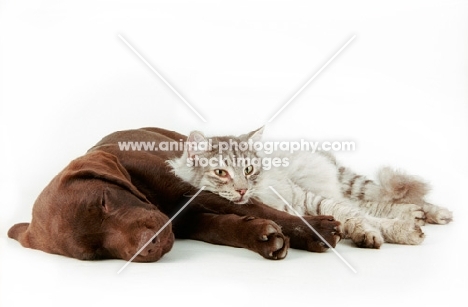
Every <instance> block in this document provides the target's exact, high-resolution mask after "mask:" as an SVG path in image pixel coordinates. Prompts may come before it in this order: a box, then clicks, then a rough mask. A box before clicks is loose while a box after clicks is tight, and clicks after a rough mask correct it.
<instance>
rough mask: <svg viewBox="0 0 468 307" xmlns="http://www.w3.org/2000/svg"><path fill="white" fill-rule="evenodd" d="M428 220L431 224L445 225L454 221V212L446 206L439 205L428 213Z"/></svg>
mask: <svg viewBox="0 0 468 307" xmlns="http://www.w3.org/2000/svg"><path fill="white" fill-rule="evenodd" d="M426 216H427V222H428V223H430V224H440V225H445V224H448V223H450V222H451V221H453V213H452V212H451V211H449V210H448V209H446V208H441V207H437V208H436V209H433V210H430V211H428V212H427V213H426Z"/></svg>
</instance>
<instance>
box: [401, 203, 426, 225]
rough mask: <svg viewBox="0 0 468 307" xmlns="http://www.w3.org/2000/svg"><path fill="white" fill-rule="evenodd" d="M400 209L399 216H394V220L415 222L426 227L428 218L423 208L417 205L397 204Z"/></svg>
mask: <svg viewBox="0 0 468 307" xmlns="http://www.w3.org/2000/svg"><path fill="white" fill-rule="evenodd" d="M394 207H395V208H398V209H399V210H398V211H399V214H397V215H395V216H393V217H394V218H398V219H402V220H406V221H409V222H414V223H415V224H416V225H417V226H424V225H426V220H427V216H426V213H425V212H424V210H423V208H422V207H421V206H419V205H415V204H395V205H394Z"/></svg>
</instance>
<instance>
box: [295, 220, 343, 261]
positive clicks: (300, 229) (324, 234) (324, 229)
mask: <svg viewBox="0 0 468 307" xmlns="http://www.w3.org/2000/svg"><path fill="white" fill-rule="evenodd" d="M340 225H341V224H340V222H338V221H337V220H335V219H334V218H333V217H332V216H328V215H321V216H320V215H319V216H310V215H306V216H303V217H302V218H300V219H298V220H297V222H296V225H295V227H294V228H293V231H292V233H291V234H289V235H290V236H291V246H292V247H295V248H299V249H304V250H308V251H311V252H319V253H321V252H325V251H326V250H328V249H329V248H330V247H332V248H333V247H335V246H336V244H337V243H338V242H339V241H340V240H341V239H342V238H343V233H342V231H341V226H340Z"/></svg>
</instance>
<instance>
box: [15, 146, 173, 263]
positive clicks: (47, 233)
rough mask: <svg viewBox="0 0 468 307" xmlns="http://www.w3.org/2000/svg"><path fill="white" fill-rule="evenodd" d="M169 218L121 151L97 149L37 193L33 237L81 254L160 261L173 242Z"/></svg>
mask: <svg viewBox="0 0 468 307" xmlns="http://www.w3.org/2000/svg"><path fill="white" fill-rule="evenodd" d="M168 221H169V219H168V217H167V216H166V215H165V214H163V213H162V212H161V211H159V210H158V209H157V207H156V206H155V205H153V204H151V203H150V202H149V201H148V200H147V199H146V197H145V195H143V194H142V193H141V192H140V191H139V190H138V189H137V188H136V187H135V186H134V185H133V184H132V182H131V178H130V175H129V174H128V172H127V171H126V170H125V168H124V167H123V166H122V165H121V164H120V162H119V161H118V159H117V157H115V156H114V155H112V154H109V153H106V152H103V151H94V152H90V153H88V154H86V155H84V156H82V157H80V158H78V159H76V160H73V161H72V162H71V163H70V164H69V165H68V166H67V167H66V168H65V169H64V170H63V171H62V172H61V173H60V174H59V175H57V176H56V177H55V178H54V180H52V182H51V183H50V184H49V185H48V186H47V187H46V188H45V189H44V191H43V192H42V193H41V195H40V196H39V197H38V199H37V201H36V203H35V205H34V208H33V220H32V222H31V225H30V227H29V229H28V231H29V232H30V234H29V241H30V247H33V248H38V249H42V250H45V251H48V252H53V253H58V254H63V255H67V256H71V257H75V258H79V259H98V258H121V259H124V260H130V259H131V258H132V257H133V256H134V255H136V254H137V253H138V256H136V258H134V260H133V261H139V262H150V261H157V260H158V259H160V258H161V257H162V256H163V255H164V254H165V253H167V252H168V251H169V250H170V249H171V247H172V245H173V243H174V235H173V232H172V230H171V225H169V224H167V223H168ZM166 224H167V225H166ZM165 226H166V227H165ZM163 227H165V228H164V229H163ZM156 233H158V235H157V236H155V235H156ZM22 243H23V242H22ZM23 245H25V244H23ZM145 245H146V246H145ZM41 247H42V248H41Z"/></svg>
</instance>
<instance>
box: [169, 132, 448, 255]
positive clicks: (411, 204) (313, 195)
mask: <svg viewBox="0 0 468 307" xmlns="http://www.w3.org/2000/svg"><path fill="white" fill-rule="evenodd" d="M262 133H263V128H260V129H258V130H256V131H253V132H250V133H248V134H244V135H241V136H239V137H234V136H217V137H212V138H210V139H207V138H206V137H205V136H204V135H203V134H202V133H200V132H196V131H195V132H192V133H191V134H190V136H189V137H188V140H187V141H188V143H191V144H194V143H195V144H200V143H205V142H208V141H209V142H211V143H210V144H211V145H212V148H210V149H203V150H200V149H197V148H194V147H192V148H191V147H187V149H186V150H185V152H184V154H183V155H182V156H181V157H180V158H177V159H172V160H169V161H168V163H169V165H170V166H171V167H172V168H173V170H174V173H175V174H176V175H177V176H178V177H180V178H181V179H183V180H184V181H186V182H188V183H190V184H192V185H193V186H195V187H201V186H206V189H207V190H210V191H212V192H214V193H217V194H219V195H220V196H222V197H224V198H226V199H228V200H230V201H232V203H233V206H236V205H242V204H245V203H247V202H249V201H250V200H253V199H255V200H258V201H261V202H263V203H265V204H267V205H269V206H271V207H273V208H276V209H279V210H283V211H287V212H290V213H294V214H301V215H332V216H334V217H335V219H337V220H338V221H340V222H341V223H342V227H343V231H344V233H345V236H346V237H347V238H350V239H351V240H352V241H353V242H354V243H355V244H356V245H357V246H359V247H369V248H379V247H380V246H381V245H382V244H383V243H384V242H391V243H400V244H419V243H421V242H422V241H423V240H424V234H423V232H422V230H421V228H420V226H421V225H424V224H425V222H428V223H435V224H446V223H449V222H450V221H451V220H452V213H451V212H450V211H448V210H447V209H445V208H442V207H439V206H435V205H432V204H429V203H428V202H426V201H425V199H424V197H425V195H426V193H427V192H428V191H429V187H428V185H427V184H426V183H425V182H423V181H422V180H420V179H418V178H417V177H414V176H410V175H406V174H404V173H402V172H399V171H395V170H392V169H390V168H383V169H381V170H380V171H379V173H378V180H377V181H372V180H369V179H367V178H366V177H365V176H362V175H357V174H355V173H354V172H352V171H351V170H350V169H348V168H347V167H344V166H341V165H340V164H339V163H338V162H337V161H336V159H335V157H334V156H333V155H331V154H330V153H328V152H320V151H318V152H315V153H312V152H304V151H296V152H294V153H292V154H291V153H289V152H284V151H275V152H273V153H272V154H270V155H267V154H265V153H264V152H257V151H255V150H241V149H240V148H238V147H237V148H236V146H231V147H230V148H229V149H228V150H225V151H222V152H221V153H220V152H219V150H218V149H219V144H220V142H227V143H229V142H231V143H230V144H234V143H236V142H237V143H238V144H240V143H241V142H249V140H250V141H252V142H259V141H260V140H261V138H262ZM242 158H244V159H245V160H246V161H249V160H250V161H252V159H254V158H257V159H258V158H263V159H265V158H267V159H269V160H270V161H271V160H272V159H273V158H276V159H277V162H278V163H277V164H281V163H282V162H284V161H287V162H288V163H286V164H287V166H285V165H286V164H282V165H283V166H279V167H271V168H270V169H268V170H266V169H264V168H262V167H261V166H260V165H256V166H254V167H253V169H251V168H249V169H246V167H248V166H249V164H247V165H245V164H243V163H236V164H235V163H234V162H235V161H240V160H239V159H242ZM200 159H213V161H218V162H219V160H220V159H222V161H223V163H219V164H218V165H216V163H213V164H215V165H206V164H202V163H197V161H201V160H200ZM236 159H237V160H236ZM233 161H234V162H233ZM247 173H248V174H247ZM275 191H276V192H277V193H278V194H279V195H280V196H281V197H282V198H283V199H281V198H280V197H279V196H278V195H277V194H276V193H275ZM285 201H286V202H285Z"/></svg>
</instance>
